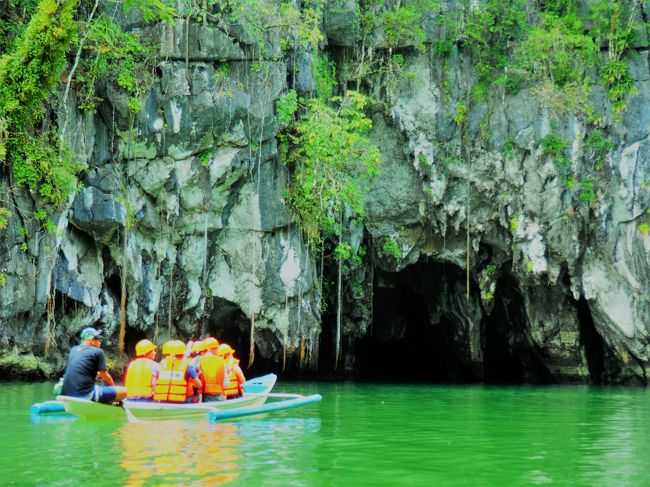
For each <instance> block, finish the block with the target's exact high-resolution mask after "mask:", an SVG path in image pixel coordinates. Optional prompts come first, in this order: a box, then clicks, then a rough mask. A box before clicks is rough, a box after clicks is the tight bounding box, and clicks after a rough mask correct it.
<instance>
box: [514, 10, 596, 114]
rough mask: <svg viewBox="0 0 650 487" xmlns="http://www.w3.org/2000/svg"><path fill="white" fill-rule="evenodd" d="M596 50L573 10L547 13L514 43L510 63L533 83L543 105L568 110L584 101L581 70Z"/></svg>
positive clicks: (589, 62)
mask: <svg viewBox="0 0 650 487" xmlns="http://www.w3.org/2000/svg"><path fill="white" fill-rule="evenodd" d="M556 10H557V11H564V9H561V8H559V7H558V8H557V9H556ZM597 54H598V49H597V46H596V45H595V44H594V42H593V39H592V38H591V37H590V36H589V35H587V34H585V33H584V27H583V24H582V22H581V21H580V19H579V18H578V17H577V16H576V15H575V13H573V12H571V13H565V14H564V15H563V16H559V15H558V14H557V13H548V14H545V15H542V20H541V23H540V25H539V26H537V27H535V28H533V29H531V30H530V32H529V33H528V36H527V37H526V39H525V40H524V41H523V42H521V43H520V44H519V45H518V47H517V49H516V51H515V60H514V64H515V66H516V67H517V69H519V70H521V71H522V72H523V73H524V77H525V79H527V80H529V81H532V82H534V83H536V85H534V88H533V90H534V92H535V93H536V94H537V95H538V96H540V97H541V98H542V100H543V102H544V103H545V104H546V105H547V106H549V107H551V108H552V109H553V110H554V111H569V110H573V109H574V108H576V107H578V106H581V105H584V104H585V103H586V101H585V98H586V97H585V93H584V90H583V88H582V84H583V78H584V74H583V73H584V71H585V69H587V68H588V67H590V66H593V65H594V64H595V61H596V59H597V58H596V56H597Z"/></svg>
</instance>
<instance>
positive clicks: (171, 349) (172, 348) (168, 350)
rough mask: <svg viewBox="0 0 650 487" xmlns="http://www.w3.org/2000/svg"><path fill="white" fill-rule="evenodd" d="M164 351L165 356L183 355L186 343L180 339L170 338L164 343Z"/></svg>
mask: <svg viewBox="0 0 650 487" xmlns="http://www.w3.org/2000/svg"><path fill="white" fill-rule="evenodd" d="M162 353H163V355H165V356H169V355H173V356H179V355H180V356H183V355H185V344H184V343H183V342H182V341H180V340H169V341H167V342H165V343H164V344H163V346H162Z"/></svg>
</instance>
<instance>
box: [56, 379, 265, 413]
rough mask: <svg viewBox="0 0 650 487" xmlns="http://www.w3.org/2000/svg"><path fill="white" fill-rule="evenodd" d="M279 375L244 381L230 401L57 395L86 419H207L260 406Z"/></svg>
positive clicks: (67, 406)
mask: <svg viewBox="0 0 650 487" xmlns="http://www.w3.org/2000/svg"><path fill="white" fill-rule="evenodd" d="M276 380H277V376H276V375H275V374H268V375H265V376H262V377H258V378H255V379H251V380H250V381H247V382H246V383H245V384H244V395H243V396H242V397H239V398H237V399H229V400H227V401H216V402H201V403H192V404H177V403H162V402H137V401H128V400H125V401H124V402H123V407H117V406H112V405H107V404H101V403H96V402H93V401H89V400H87V399H82V398H78V397H70V396H58V397H57V400H58V401H60V402H61V403H63V406H64V407H65V410H66V411H67V412H69V413H72V414H74V415H75V416H79V417H81V418H85V419H126V420H129V421H159V420H170V419H176V420H178V419H181V420H185V419H206V418H207V415H208V412H209V411H227V410H231V409H238V408H250V407H257V406H261V405H262V404H264V402H265V401H266V399H267V397H268V396H267V394H268V393H270V392H271V389H273V386H274V385H275V381H276Z"/></svg>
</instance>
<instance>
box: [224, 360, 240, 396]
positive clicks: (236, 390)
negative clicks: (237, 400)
mask: <svg viewBox="0 0 650 487" xmlns="http://www.w3.org/2000/svg"><path fill="white" fill-rule="evenodd" d="M238 363H239V360H236V359H234V358H233V357H229V358H228V359H227V360H226V372H227V373H228V379H227V380H226V381H225V385H224V392H225V393H226V397H237V396H241V393H242V387H241V384H240V383H239V379H237V374H235V365H236V364H238Z"/></svg>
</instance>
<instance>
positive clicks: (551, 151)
mask: <svg viewBox="0 0 650 487" xmlns="http://www.w3.org/2000/svg"><path fill="white" fill-rule="evenodd" d="M570 145H571V142H570V141H568V140H564V139H562V138H560V137H559V136H557V135H555V134H549V135H547V136H546V137H544V138H543V139H542V140H541V146H542V153H543V154H544V155H546V156H549V157H551V158H552V160H553V162H554V163H555V165H556V167H557V168H558V171H559V172H560V176H561V177H562V179H563V180H565V181H566V178H567V176H568V174H569V167H570V166H571V160H570V159H569V158H568V157H566V150H567V149H568V148H569V146H570Z"/></svg>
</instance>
